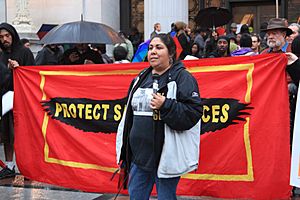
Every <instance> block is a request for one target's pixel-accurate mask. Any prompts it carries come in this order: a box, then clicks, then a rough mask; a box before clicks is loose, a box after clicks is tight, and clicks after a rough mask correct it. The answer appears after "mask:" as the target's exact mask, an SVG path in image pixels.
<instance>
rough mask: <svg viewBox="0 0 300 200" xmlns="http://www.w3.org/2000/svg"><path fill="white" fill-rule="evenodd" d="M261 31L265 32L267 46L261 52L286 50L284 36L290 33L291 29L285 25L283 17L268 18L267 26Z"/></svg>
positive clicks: (283, 51)
mask: <svg viewBox="0 0 300 200" xmlns="http://www.w3.org/2000/svg"><path fill="white" fill-rule="evenodd" d="M263 31H266V33H267V45H268V46H269V47H268V48H266V49H265V50H264V51H262V52H261V54H265V53H285V52H286V51H287V47H288V42H287V41H286V37H287V36H289V35H291V34H292V33H293V31H292V30H291V29H290V28H288V26H287V25H286V22H285V19H283V18H272V19H270V20H269V23H268V26H267V28H266V29H264V30H263Z"/></svg>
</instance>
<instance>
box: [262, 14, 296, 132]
mask: <svg viewBox="0 0 300 200" xmlns="http://www.w3.org/2000/svg"><path fill="white" fill-rule="evenodd" d="M264 31H266V32H267V44H268V46H269V47H268V48H267V49H265V50H264V51H262V53H261V54H268V53H285V54H286V55H287V58H288V63H287V67H286V71H287V72H288V75H289V76H287V78H288V83H289V84H290V83H298V82H299V79H300V61H299V59H298V57H297V56H296V55H295V54H293V53H291V52H287V47H288V44H289V43H288V42H287V41H286V37H287V36H289V35H291V34H292V33H293V31H292V30H291V29H290V28H288V24H287V23H286V19H283V18H272V19H270V20H269V23H268V26H267V28H266V29H265V30H264ZM290 92H291V91H289V93H290ZM289 103H290V116H292V115H293V114H292V112H293V109H294V108H293V104H292V103H291V99H290V102H289ZM293 125H294V123H293V121H290V135H292V133H293Z"/></svg>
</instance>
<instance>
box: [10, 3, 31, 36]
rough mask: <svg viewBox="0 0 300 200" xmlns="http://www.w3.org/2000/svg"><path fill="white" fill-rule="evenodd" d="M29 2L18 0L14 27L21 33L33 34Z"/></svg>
mask: <svg viewBox="0 0 300 200" xmlns="http://www.w3.org/2000/svg"><path fill="white" fill-rule="evenodd" d="M28 1H29V0H17V1H16V8H17V12H16V17H15V19H14V20H13V25H14V26H15V28H16V29H17V31H18V32H20V33H31V32H32V28H33V27H32V22H31V18H30V14H29V10H28Z"/></svg>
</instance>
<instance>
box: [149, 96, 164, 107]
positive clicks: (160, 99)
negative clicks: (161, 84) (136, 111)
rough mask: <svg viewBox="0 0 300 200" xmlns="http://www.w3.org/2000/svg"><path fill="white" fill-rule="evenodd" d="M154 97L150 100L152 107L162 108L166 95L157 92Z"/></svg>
mask: <svg viewBox="0 0 300 200" xmlns="http://www.w3.org/2000/svg"><path fill="white" fill-rule="evenodd" d="M152 96H153V99H151V102H150V107H151V108H152V109H153V110H159V109H160V108H161V106H162V105H163V103H164V102H165V100H166V97H164V96H163V95H161V94H159V93H157V94H152Z"/></svg>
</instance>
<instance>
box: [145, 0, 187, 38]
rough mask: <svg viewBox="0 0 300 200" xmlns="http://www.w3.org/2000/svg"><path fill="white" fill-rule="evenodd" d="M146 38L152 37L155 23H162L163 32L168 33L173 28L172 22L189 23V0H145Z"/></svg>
mask: <svg viewBox="0 0 300 200" xmlns="http://www.w3.org/2000/svg"><path fill="white" fill-rule="evenodd" d="M144 2H145V5H144V15H145V17H144V18H145V23H144V30H145V40H147V39H149V38H150V34H151V32H152V31H153V25H154V24H155V23H157V22H159V23H160V24H161V32H163V33H167V32H169V31H170V30H171V24H172V23H173V22H176V21H183V22H185V23H188V15H189V10H188V1H187V0H163V1H161V0H145V1H144Z"/></svg>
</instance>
